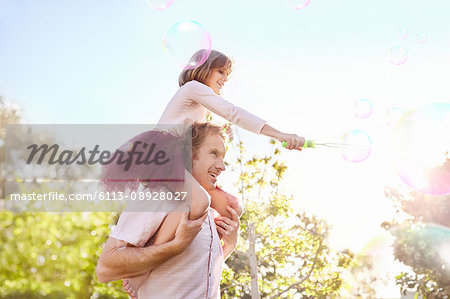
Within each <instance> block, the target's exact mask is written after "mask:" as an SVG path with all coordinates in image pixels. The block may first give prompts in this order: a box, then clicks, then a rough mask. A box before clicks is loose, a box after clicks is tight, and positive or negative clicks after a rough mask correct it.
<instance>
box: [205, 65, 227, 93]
mask: <svg viewBox="0 0 450 299" xmlns="http://www.w3.org/2000/svg"><path fill="white" fill-rule="evenodd" d="M228 72H229V70H228V69H227V68H225V67H221V68H218V69H212V70H211V71H210V72H209V75H208V77H207V78H206V85H208V86H209V87H211V88H212V90H214V92H215V93H216V94H219V93H220V90H221V89H222V88H223V86H224V85H225V82H227V81H228V75H229V73H228Z"/></svg>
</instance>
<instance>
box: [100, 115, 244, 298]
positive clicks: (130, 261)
mask: <svg viewBox="0 0 450 299" xmlns="http://www.w3.org/2000/svg"><path fill="white" fill-rule="evenodd" d="M192 129H193V132H194V133H193V134H192V135H193V142H192V144H193V157H194V159H193V162H192V175H193V177H194V178H195V179H196V180H197V182H198V183H200V185H201V186H202V187H203V188H204V189H205V190H207V191H208V190H210V189H211V188H214V187H215V182H216V178H217V175H218V174H220V172H221V171H223V170H225V165H224V163H223V158H224V156H225V146H224V140H223V136H222V134H221V130H222V128H221V127H219V126H215V125H211V124H194V125H193V128H192ZM213 200H214V199H213ZM227 209H228V211H229V212H230V213H231V215H232V217H231V220H230V219H228V218H226V219H225V218H224V217H221V218H220V219H219V220H216V222H215V221H214V219H213V217H212V212H211V211H210V210H208V211H207V212H206V213H205V214H203V215H202V216H201V217H200V218H198V219H195V220H189V219H188V215H189V213H188V212H184V213H182V217H181V220H180V223H179V224H178V227H177V229H176V233H175V238H174V239H173V240H171V241H169V242H167V243H164V244H158V245H150V246H147V247H136V246H142V244H145V243H146V242H147V241H148V239H149V238H151V237H152V236H154V235H155V233H156V231H157V230H158V228H159V227H160V226H161V223H162V222H163V221H164V218H165V216H166V215H167V213H163V212H160V213H145V212H134V213H123V214H122V215H121V219H120V220H119V223H118V225H117V227H116V228H115V229H114V231H113V232H112V234H111V236H110V237H109V239H108V240H107V242H106V244H105V248H104V249H103V252H102V255H101V256H100V258H99V261H98V265H97V277H98V279H99V280H100V281H102V282H107V281H111V280H117V279H123V278H127V277H133V276H137V275H140V274H143V273H146V272H148V271H150V270H151V273H150V275H149V276H148V277H147V279H146V280H145V281H144V283H143V284H142V286H141V287H140V288H139V292H138V296H139V298H164V299H166V298H217V297H218V296H219V295H220V292H219V286H220V278H221V274H222V264H223V261H224V259H226V257H228V255H229V254H230V253H231V252H232V251H233V250H234V248H235V247H236V244H237V238H238V230H239V218H238V215H237V213H236V212H235V211H234V210H233V209H231V208H230V207H228V208H227ZM216 224H217V226H216ZM218 232H219V233H220V234H221V235H222V240H223V245H221V244H220V239H219V235H218Z"/></svg>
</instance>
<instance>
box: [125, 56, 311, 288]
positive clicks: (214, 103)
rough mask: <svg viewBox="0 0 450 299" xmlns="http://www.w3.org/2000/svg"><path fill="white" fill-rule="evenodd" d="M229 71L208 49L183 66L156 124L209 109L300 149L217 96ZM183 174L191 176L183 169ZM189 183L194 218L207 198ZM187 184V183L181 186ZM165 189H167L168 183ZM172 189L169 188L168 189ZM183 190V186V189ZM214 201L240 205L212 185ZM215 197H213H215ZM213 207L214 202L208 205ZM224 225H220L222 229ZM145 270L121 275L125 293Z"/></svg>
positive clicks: (162, 234) (291, 137)
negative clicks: (137, 274)
mask: <svg viewBox="0 0 450 299" xmlns="http://www.w3.org/2000/svg"><path fill="white" fill-rule="evenodd" d="M205 55H207V50H200V51H198V52H196V53H195V54H194V55H193V57H192V58H191V62H193V63H190V64H189V65H195V62H197V61H201V60H202V58H203V57H205ZM231 71H232V61H231V59H230V58H228V57H227V56H225V55H224V54H222V53H220V52H218V51H215V50H211V53H210V54H209V56H208V58H207V59H206V61H205V62H204V63H203V64H201V65H198V66H196V67H195V68H192V69H185V70H183V71H182V72H181V74H180V77H179V85H180V88H179V89H178V91H177V92H176V94H175V95H174V97H173V98H172V100H171V101H170V102H169V103H168V105H167V107H166V109H165V111H164V112H163V114H162V116H161V119H160V120H159V122H158V124H192V123H194V122H205V121H206V120H207V118H208V115H209V113H210V112H213V113H215V114H217V115H219V116H221V117H222V118H224V119H226V120H228V121H230V122H232V123H234V124H236V125H238V126H240V127H242V128H244V129H246V130H248V131H250V132H253V133H256V134H262V135H265V136H268V137H272V138H275V139H277V140H278V141H280V142H281V141H286V143H287V145H286V148H287V149H291V150H292V149H301V147H302V146H303V144H304V143H305V139H304V138H303V137H300V136H297V135H296V134H287V133H283V132H280V131H278V130H276V129H275V128H273V127H271V126H269V125H268V124H267V123H266V122H265V121H264V120H262V119H261V118H259V117H257V116H255V115H253V114H251V113H249V112H247V111H245V110H244V109H242V108H239V107H237V106H234V105H233V104H231V103H229V102H227V101H226V100H224V99H223V98H222V97H221V96H220V91H221V90H222V88H223V87H224V85H225V83H226V82H227V81H228V76H229V75H230V73H231ZM184 175H185V177H188V178H189V179H190V178H192V176H191V174H190V173H189V172H187V171H185V173H184ZM189 181H192V182H193V186H192V199H193V202H192V210H191V213H190V216H189V217H190V218H191V219H197V218H199V217H200V216H201V215H203V213H204V212H205V211H206V210H207V209H208V207H209V205H210V198H209V196H208V194H207V193H206V192H205V190H204V189H203V188H202V187H201V186H200V185H199V184H198V183H197V182H196V181H195V180H194V179H193V180H189ZM185 187H186V188H187V186H185ZM169 189H171V188H170V187H169ZM172 190H173V189H172ZM185 190H187V189H185ZM209 195H210V196H212V197H213V198H214V201H215V202H218V203H222V204H218V205H217V206H216V208H217V210H218V211H217V212H218V213H219V214H220V215H222V216H228V217H230V218H231V214H229V212H228V211H227V210H226V209H224V207H225V206H226V204H227V203H228V204H229V205H231V206H232V207H233V208H234V209H235V210H236V212H238V214H239V215H240V214H241V213H242V209H241V208H240V206H239V205H238V203H237V199H236V198H234V197H233V196H231V195H230V194H228V193H226V192H224V191H223V190H221V189H217V188H216V189H214V190H212V191H210V192H209ZM216 199H217V200H216ZM223 203H225V204H223ZM212 207H213V208H214V205H213V206H212ZM179 220H180V214H179V213H176V212H172V213H169V215H168V216H167V217H166V219H165V220H164V222H163V224H162V225H161V227H160V229H159V231H158V232H157V234H156V236H155V240H154V243H153V244H161V243H164V242H168V241H170V240H171V239H173V238H174V237H175V231H176V228H177V226H178V223H179ZM226 228H227V226H226V225H225V227H223V229H225V230H226ZM147 275H148V274H143V275H141V276H138V277H134V278H129V279H124V281H123V285H124V288H125V290H126V291H127V293H128V294H129V295H130V296H131V297H133V296H136V295H137V290H138V289H139V286H140V284H141V283H142V281H143V280H144V279H145V278H146V277H147Z"/></svg>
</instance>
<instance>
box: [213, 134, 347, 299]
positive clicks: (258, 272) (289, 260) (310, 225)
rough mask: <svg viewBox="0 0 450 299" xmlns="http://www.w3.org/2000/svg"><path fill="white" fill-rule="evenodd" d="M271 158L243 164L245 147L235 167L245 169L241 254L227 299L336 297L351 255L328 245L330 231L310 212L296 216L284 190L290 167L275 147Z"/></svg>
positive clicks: (234, 260)
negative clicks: (284, 179)
mask: <svg viewBox="0 0 450 299" xmlns="http://www.w3.org/2000/svg"><path fill="white" fill-rule="evenodd" d="M271 144H272V146H273V149H272V152H271V154H270V155H268V156H265V157H256V156H255V157H252V158H250V159H248V160H247V161H245V162H244V159H243V152H244V150H243V145H242V143H240V144H239V148H240V155H239V157H238V158H237V161H236V163H232V164H233V165H242V168H241V171H240V181H239V183H240V184H239V194H240V195H241V198H242V201H243V203H244V209H245V211H244V213H243V216H242V218H241V234H240V240H239V244H238V247H237V250H236V251H235V252H234V253H233V254H232V255H231V256H230V258H229V259H228V260H227V261H226V267H225V270H224V274H223V279H222V285H221V291H222V296H223V297H224V298H260V297H263V298H283V297H284V298H291V297H293V296H298V297H302V298H325V297H327V296H331V295H336V294H337V292H338V290H339V288H340V287H341V283H342V279H341V273H342V272H343V270H344V269H345V268H346V267H347V266H348V265H349V261H350V256H349V255H348V254H346V252H333V251H332V250H331V248H330V247H329V246H328V245H327V242H326V240H327V236H328V233H329V226H328V225H327V223H326V222H325V221H324V220H321V219H318V218H317V217H315V216H313V215H308V214H307V213H305V212H295V213H294V211H293V208H292V205H291V203H292V201H293V198H292V197H289V196H286V195H284V194H283V193H282V192H281V191H280V188H279V184H280V182H281V180H282V178H283V174H284V173H285V171H286V170H287V166H286V165H284V163H281V162H280V161H279V155H280V149H279V148H278V147H277V146H276V143H275V141H273V140H272V141H271Z"/></svg>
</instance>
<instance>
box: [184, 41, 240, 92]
mask: <svg viewBox="0 0 450 299" xmlns="http://www.w3.org/2000/svg"><path fill="white" fill-rule="evenodd" d="M208 52H209V51H208V50H206V49H202V50H199V51H197V52H195V54H194V55H193V56H192V57H191V59H190V60H189V61H190V62H191V63H192V64H197V63H198V62H201V61H202V60H205V58H206V57H207V58H206V60H205V62H203V63H202V64H200V65H198V66H196V67H194V68H191V69H184V70H183V71H182V72H181V74H180V77H179V78H178V84H179V85H180V86H183V85H184V84H186V83H187V82H189V81H192V80H195V81H198V82H200V83H203V84H206V79H207V78H208V76H209V73H210V72H211V70H212V69H219V68H222V67H224V68H226V69H227V72H228V74H230V73H231V70H232V67H233V61H232V60H231V59H230V58H228V57H227V56H226V55H225V54H222V53H220V52H219V51H216V50H211V53H209V55H208Z"/></svg>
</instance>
